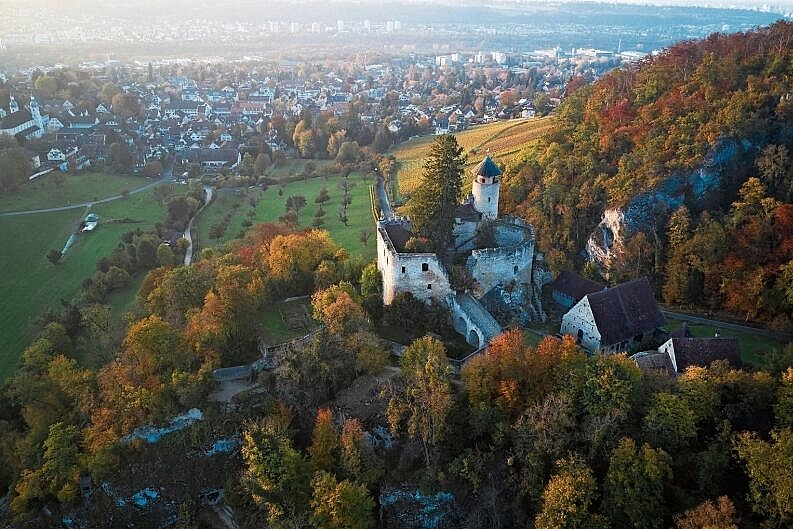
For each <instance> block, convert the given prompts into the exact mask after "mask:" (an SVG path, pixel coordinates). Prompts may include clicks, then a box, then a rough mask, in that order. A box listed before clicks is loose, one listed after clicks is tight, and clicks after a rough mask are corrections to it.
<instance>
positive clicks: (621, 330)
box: [586, 277, 666, 346]
mask: <svg viewBox="0 0 793 529" xmlns="http://www.w3.org/2000/svg"><path fill="white" fill-rule="evenodd" d="M586 298H587V299H588V300H589V306H590V307H591V309H592V315H593V316H594V318H595V324H596V325H597V328H598V331H599V332H600V343H601V345H603V346H608V345H612V344H615V343H619V342H621V341H624V340H629V339H631V338H633V337H635V336H638V335H640V334H645V333H648V332H652V331H654V330H655V329H657V328H658V327H661V326H662V325H665V324H666V318H664V315H663V314H661V311H660V310H659V309H658V305H657V304H656V302H655V298H654V297H653V291H652V289H651V288H650V282H649V281H647V278H646V277H642V278H641V279H635V280H633V281H629V282H628V283H623V284H621V285H617V286H616V287H613V288H609V289H608V290H602V291H600V292H594V293H591V294H587V295H586Z"/></svg>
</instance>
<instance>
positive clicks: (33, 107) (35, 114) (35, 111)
mask: <svg viewBox="0 0 793 529" xmlns="http://www.w3.org/2000/svg"><path fill="white" fill-rule="evenodd" d="M28 110H30V117H32V118H33V121H35V122H36V125H37V126H38V128H40V129H43V128H44V125H43V123H42V119H41V111H40V110H39V103H38V101H36V97H35V96H33V95H31V96H30V103H28Z"/></svg>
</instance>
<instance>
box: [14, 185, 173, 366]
mask: <svg viewBox="0 0 793 529" xmlns="http://www.w3.org/2000/svg"><path fill="white" fill-rule="evenodd" d="M93 211H95V212H96V213H98V214H99V216H100V222H99V226H98V227H97V228H96V230H95V231H93V232H91V233H86V234H80V235H78V236H77V238H76V240H75V242H74V244H73V245H72V247H71V248H70V249H69V251H68V252H67V253H66V255H65V256H64V257H63V259H62V260H61V262H60V263H58V265H56V266H55V265H53V264H52V263H50V262H49V261H48V260H47V258H46V255H47V252H48V251H49V250H51V249H58V250H60V249H61V248H63V246H64V244H65V243H66V240H67V239H68V237H69V235H70V234H71V233H72V232H73V231H74V230H75V228H76V227H77V225H78V224H79V222H80V220H81V219H82V218H83V216H84V215H85V213H86V210H84V209H74V210H69V211H62V212H53V213H40V214H34V215H23V216H15V217H0V247H2V248H3V251H2V253H0V269H2V270H3V275H2V276H0V296H2V299H3V303H2V305H0V336H2V349H0V381H2V380H4V379H5V378H7V377H8V375H10V374H11V373H13V372H14V370H15V369H16V366H17V363H18V361H19V357H20V354H21V353H22V351H23V350H24V348H25V347H26V346H27V345H28V344H29V342H30V338H31V335H30V330H31V329H30V322H31V320H32V319H34V318H36V317H37V316H38V315H39V314H41V313H42V312H43V311H44V309H45V308H46V307H48V306H50V307H56V308H57V306H59V305H60V301H61V300H67V301H68V300H71V299H72V298H73V297H75V296H76V295H77V294H78V293H79V292H80V285H81V283H82V282H83V280H84V279H86V278H87V277H90V276H91V275H93V273H94V271H95V270H96V263H97V261H98V260H99V259H100V258H102V257H104V256H107V255H110V253H111V252H112V251H113V249H114V248H115V247H116V245H117V244H118V243H119V241H120V239H121V235H122V234H123V233H124V232H127V231H130V230H134V229H136V228H141V229H143V230H146V229H149V228H151V227H153V226H154V224H155V222H157V221H159V220H161V219H163V218H164V216H165V210H164V207H163V206H161V205H160V204H158V203H157V202H155V201H154V199H153V198H152V194H151V193H150V192H142V193H139V194H136V195H131V196H130V197H128V198H126V199H121V200H116V201H114V202H108V203H106V204H100V205H97V206H96V208H94V209H93ZM125 218H128V219H129V220H133V221H135V222H114V220H120V219H125ZM132 298H134V294H129V297H128V298H127V299H132ZM122 304H123V303H122V302H120V301H119V302H114V303H113V305H114V306H118V310H119V311H121V312H123V310H124V309H122V308H121V305H122ZM126 306H127V305H124V308H126ZM114 317H115V318H118V315H114Z"/></svg>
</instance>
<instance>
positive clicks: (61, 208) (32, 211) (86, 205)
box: [0, 166, 173, 217]
mask: <svg viewBox="0 0 793 529" xmlns="http://www.w3.org/2000/svg"><path fill="white" fill-rule="evenodd" d="M172 176H173V166H171V167H168V168H166V169H165V171H163V174H162V178H160V179H159V180H154V181H152V182H149V183H148V184H146V185H144V186H141V187H138V188H136V189H133V190H131V191H130V192H129V194H130V195H134V194H135V193H140V192H141V191H146V190H147V189H151V188H152V187H154V186H156V185H159V184H162V183H164V182H167V181H169V180H170V179H171V177H172ZM120 198H124V195H113V196H112V197H105V198H100V199H99V200H92V201H90V202H81V203H79V204H71V205H69V206H58V207H54V208H41V209H27V210H24V211H4V212H0V217H12V216H17V215H35V214H36V213H51V212H53V211H67V210H70V209H77V208H90V207H91V206H93V205H94V204H104V203H105V202H112V201H114V200H118V199H120Z"/></svg>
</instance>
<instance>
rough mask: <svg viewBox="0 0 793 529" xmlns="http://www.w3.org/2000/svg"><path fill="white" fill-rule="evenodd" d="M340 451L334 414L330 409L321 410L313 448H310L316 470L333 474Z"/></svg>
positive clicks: (316, 424) (313, 437) (314, 434)
mask: <svg viewBox="0 0 793 529" xmlns="http://www.w3.org/2000/svg"><path fill="white" fill-rule="evenodd" d="M338 449H339V434H338V433H337V432H336V428H335V426H334V424H333V412H332V411H330V410H329V409H328V408H320V409H319V410H317V419H316V421H315V422H314V432H313V433H312V434H311V446H310V447H309V448H308V453H309V455H310V456H311V464H312V465H313V466H314V468H315V469H316V470H324V471H326V472H333V470H334V469H335V467H336V459H337V452H338Z"/></svg>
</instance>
